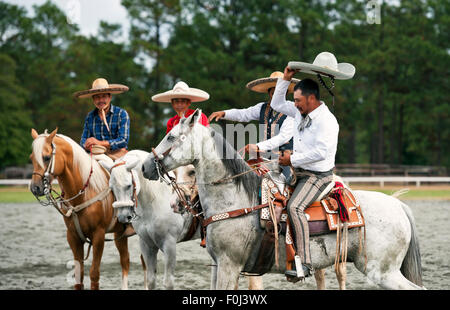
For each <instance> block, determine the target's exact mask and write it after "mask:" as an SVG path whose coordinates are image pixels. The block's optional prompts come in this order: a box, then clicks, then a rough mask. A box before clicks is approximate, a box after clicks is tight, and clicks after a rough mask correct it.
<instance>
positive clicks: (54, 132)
mask: <svg viewBox="0 0 450 310" xmlns="http://www.w3.org/2000/svg"><path fill="white" fill-rule="evenodd" d="M57 132H58V127H56V129H55V130H53V131H52V133H51V134H50V135H49V136H48V137H47V141H49V142H50V143H51V142H53V139H54V138H55V136H56V133H57Z"/></svg>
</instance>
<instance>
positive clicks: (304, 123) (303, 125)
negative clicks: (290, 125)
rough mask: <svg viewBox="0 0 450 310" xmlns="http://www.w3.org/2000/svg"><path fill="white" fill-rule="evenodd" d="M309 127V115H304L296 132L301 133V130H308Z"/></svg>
mask: <svg viewBox="0 0 450 310" xmlns="http://www.w3.org/2000/svg"><path fill="white" fill-rule="evenodd" d="M309 126H311V118H310V117H309V115H306V117H304V118H303V119H302V121H301V122H300V125H298V130H299V131H303V129H305V128H308V127H309Z"/></svg>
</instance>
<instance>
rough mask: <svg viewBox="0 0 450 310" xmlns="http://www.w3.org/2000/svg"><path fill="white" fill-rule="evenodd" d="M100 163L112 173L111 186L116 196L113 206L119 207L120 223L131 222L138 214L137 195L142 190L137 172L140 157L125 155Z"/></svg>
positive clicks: (118, 217) (118, 216)
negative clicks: (112, 161)
mask: <svg viewBox="0 0 450 310" xmlns="http://www.w3.org/2000/svg"><path fill="white" fill-rule="evenodd" d="M99 163H100V165H102V166H103V168H105V169H106V170H108V171H109V173H110V178H109V187H110V188H111V190H112V192H113V193H114V196H115V198H116V200H115V201H114V202H113V204H112V206H113V208H115V209H117V219H118V220H119V222H120V223H130V222H131V221H132V219H133V218H134V217H135V216H136V207H137V196H138V194H139V192H140V190H141V185H140V181H139V177H138V173H137V169H139V168H140V167H139V163H140V159H139V158H138V157H137V156H127V155H125V156H124V157H123V158H122V159H118V160H116V161H115V162H114V163H109V162H106V161H100V162H99Z"/></svg>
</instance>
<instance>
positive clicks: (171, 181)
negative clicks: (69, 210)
mask: <svg viewBox="0 0 450 310" xmlns="http://www.w3.org/2000/svg"><path fill="white" fill-rule="evenodd" d="M171 149H172V148H169V149H168V150H167V151H165V152H164V154H163V155H162V156H159V155H158V154H157V153H156V151H155V149H154V148H152V153H153V155H154V157H155V158H154V159H153V162H154V163H155V165H156V171H157V172H158V177H159V180H160V181H161V182H162V181H164V182H165V183H166V184H167V185H170V186H172V189H173V190H174V191H175V193H176V194H177V196H178V199H179V200H180V203H181V205H182V206H183V207H184V209H186V210H188V211H189V213H191V214H192V215H193V216H194V217H198V218H200V219H202V217H201V215H202V214H203V211H202V212H198V205H199V202H200V199H195V202H194V203H192V201H191V200H190V199H189V200H188V199H186V197H185V196H184V192H183V190H182V189H181V188H180V187H179V186H178V183H177V182H176V179H175V178H174V177H172V176H171V175H169V172H168V171H167V169H166V168H165V167H164V164H163V163H162V160H163V159H164V155H167V154H168V153H169V152H170V150H171ZM165 177H167V179H168V180H167V179H166V178H165ZM197 197H198V196H197Z"/></svg>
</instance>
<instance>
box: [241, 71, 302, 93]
mask: <svg viewBox="0 0 450 310" xmlns="http://www.w3.org/2000/svg"><path fill="white" fill-rule="evenodd" d="M283 76H284V74H283V72H280V71H275V72H272V74H271V75H270V77H266V78H261V79H257V80H254V81H251V82H248V83H247V86H246V87H247V88H248V89H250V90H253V91H255V92H258V93H267V91H268V90H269V89H270V88H272V87H275V86H276V85H277V80H278V78H283ZM298 82H300V80H299V79H294V78H293V79H291V84H290V85H289V88H288V93H292V92H294V86H295V84H297V83H298Z"/></svg>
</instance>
